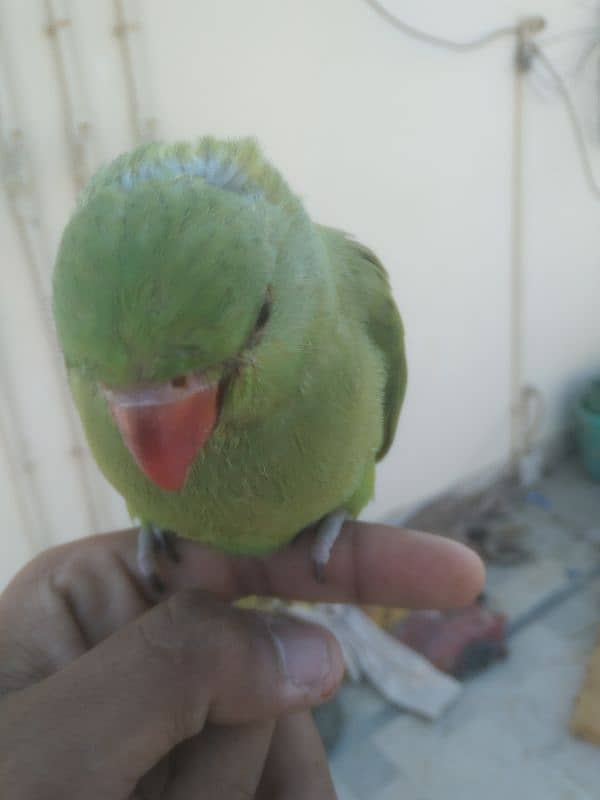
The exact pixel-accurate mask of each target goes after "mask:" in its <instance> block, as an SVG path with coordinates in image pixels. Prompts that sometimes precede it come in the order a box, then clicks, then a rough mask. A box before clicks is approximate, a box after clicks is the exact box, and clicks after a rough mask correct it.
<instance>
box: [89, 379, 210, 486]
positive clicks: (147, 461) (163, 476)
mask: <svg viewBox="0 0 600 800" xmlns="http://www.w3.org/2000/svg"><path fill="white" fill-rule="evenodd" d="M218 393H219V384H218V383H213V384H203V383H202V381H201V380H200V379H197V378H196V379H195V378H187V377H182V378H177V379H175V380H174V381H171V382H170V383H168V384H165V385H164V386H153V387H144V388H136V389H133V390H131V391H125V392H120V391H113V390H111V389H108V388H104V394H105V396H106V399H107V402H108V406H109V408H110V411H111V414H112V415H113V418H114V420H115V422H116V423H117V426H118V428H119V431H120V432H121V436H122V437H123V441H124V443H125V445H126V446H127V449H128V450H129V452H130V453H131V455H132V456H133V457H134V459H135V461H136V463H137V464H138V466H139V468H140V469H141V470H142V472H143V473H144V475H146V477H147V478H149V479H150V480H151V481H152V482H153V483H155V484H156V485H157V486H159V487H160V488H161V489H165V490H166V491H170V492H175V491H178V490H179V489H181V488H183V486H184V484H185V481H186V478H187V474H188V471H189V469H190V467H191V465H192V462H193V461H194V459H195V458H196V456H197V455H198V452H199V451H200V449H201V448H202V447H203V445H204V444H205V442H206V441H207V439H208V438H209V436H210V435H211V433H212V431H213V429H214V427H215V425H216V423H217V417H218Z"/></svg>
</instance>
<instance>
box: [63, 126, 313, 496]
mask: <svg viewBox="0 0 600 800" xmlns="http://www.w3.org/2000/svg"><path fill="white" fill-rule="evenodd" d="M307 220H308V218H307V217H306V216H305V215H304V213H303V212H302V210H301V207H300V205H299V203H298V201H297V200H296V199H295V198H294V197H293V195H291V193H290V192H289V190H288V189H287V187H286V186H285V184H284V183H283V181H282V179H281V178H280V177H279V175H278V173H277V172H275V170H273V168H272V167H270V165H268V164H267V163H266V162H265V161H264V159H262V156H261V155H260V153H259V151H258V149H257V147H256V145H255V144H254V142H252V140H240V141H239V142H234V143H218V142H215V141H214V140H208V139H205V140H201V141H200V142H199V143H196V144H195V145H187V144H185V145H184V144H178V145H160V144H151V145H144V146H142V147H141V148H138V149H137V150H135V151H134V152H133V153H130V154H125V155H124V156H120V157H119V158H118V159H116V160H115V161H114V162H113V163H112V164H110V165H108V166H107V167H104V168H103V169H102V170H100V172H99V173H97V175H96V176H95V177H94V178H93V179H92V182H91V184H90V186H89V187H88V188H87V190H86V191H85V192H84V194H83V195H82V198H81V200H80V202H79V205H78V208H77V209H76V211H75V213H74V215H73V217H72V218H71V220H70V222H69V224H68V225H67V227H66V229H65V232H64V234H63V238H62V241H61V245H60V248H59V253H58V256H57V261H56V266H55V271H54V282H53V304H54V317H55V321H56V327H57V333H58V338H59V342H60V345H61V347H62V350H63V353H64V357H65V362H66V365H67V370H68V371H69V372H71V373H75V374H76V375H77V377H78V379H79V380H84V381H86V382H87V383H88V385H91V386H93V388H94V391H97V392H98V394H99V395H100V396H101V397H102V398H103V400H104V402H105V403H106V406H107V408H108V410H109V412H110V414H111V415H112V418H113V420H114V424H115V425H116V426H117V428H118V430H119V432H120V435H121V438H122V441H123V443H124V444H125V446H126V447H127V449H128V450H129V452H130V454H131V456H132V457H133V458H134V460H135V461H136V463H137V465H138V467H139V468H140V469H141V470H142V471H143V472H144V474H145V475H146V477H147V478H148V479H149V480H151V481H152V482H153V483H154V484H156V485H157V486H159V487H160V488H161V489H164V490H167V491H176V490H179V489H181V488H182V487H183V485H184V483H185V480H186V476H187V474H188V471H189V468H190V466H191V464H192V463H193V461H194V460H195V458H196V457H197V455H198V453H199V451H200V449H201V448H202V447H203V446H204V444H205V443H206V442H207V440H208V439H209V438H210V437H211V435H212V433H213V431H214V430H215V427H216V426H217V424H218V423H219V419H220V417H221V416H223V415H227V414H230V415H231V416H232V419H233V420H235V418H236V415H237V417H240V416H243V414H244V413H251V408H250V407H249V406H251V404H252V403H254V405H255V406H258V405H259V404H260V403H261V402H264V403H266V404H267V406H268V402H269V400H272V402H276V401H277V399H278V393H281V392H282V391H284V389H285V386H284V385H282V383H281V380H282V375H281V373H282V371H281V368H279V369H278V370H277V374H278V383H277V385H274V381H273V384H271V387H270V391H269V380H270V377H271V376H273V378H274V375H275V363H276V361H277V360H278V359H279V360H281V359H282V358H283V359H284V361H285V362H286V363H287V365H288V367H287V373H288V377H289V380H288V381H287V383H288V390H291V388H292V385H293V383H294V373H295V371H296V367H295V366H294V365H295V364H297V361H298V358H300V353H301V351H302V346H301V342H302V337H303V335H304V334H303V330H304V327H305V325H306V323H307V320H308V318H309V317H310V315H311V313H313V311H314V309H313V311H311V308H312V306H313V305H314V302H315V294H314V293H311V292H310V291H308V292H307V291H306V288H303V287H306V286H307V282H306V280H305V279H306V274H304V273H305V272H306V269H308V268H309V267H308V266H307V265H310V263H311V258H310V257H308V258H305V259H302V258H301V259H300V261H301V262H302V263H303V264H304V266H302V267H299V268H298V269H296V270H295V271H294V270H291V271H290V270H289V269H287V268H286V269H282V268H281V261H282V253H284V252H285V251H286V250H287V248H286V247H284V246H283V245H284V242H285V241H286V240H288V239H289V237H290V236H291V237H292V238H294V236H295V238H296V239H302V236H300V237H299V236H298V235H294V234H293V231H294V229H298V221H300V225H299V228H300V229H302V227H303V225H304V226H305V221H307ZM303 221H304V222H303ZM305 227H306V226H305ZM306 239H307V237H306V236H304V240H306ZM313 260H314V259H313ZM290 281H291V283H290ZM294 287H295V288H296V289H297V291H294ZM303 295H304V298H305V300H304V302H303V301H302V299H301V297H302V296H303ZM284 324H285V336H283V335H282V331H283V326H284ZM248 365H249V374H244V371H245V366H248ZM285 375H286V370H285V369H284V370H283V384H285V383H286V379H285ZM296 377H297V376H296ZM261 387H262V388H261ZM265 387H266V388H265ZM261 391H262V392H263V395H262V397H261V395H260V393H261ZM264 410H265V409H263V411H264Z"/></svg>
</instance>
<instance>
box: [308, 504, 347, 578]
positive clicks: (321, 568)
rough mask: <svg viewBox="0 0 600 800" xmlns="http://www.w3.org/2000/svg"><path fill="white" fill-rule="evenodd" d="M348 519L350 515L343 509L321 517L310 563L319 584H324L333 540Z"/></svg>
mask: <svg viewBox="0 0 600 800" xmlns="http://www.w3.org/2000/svg"><path fill="white" fill-rule="evenodd" d="M347 519H350V515H349V514H348V512H347V511H346V510H345V509H343V508H338V510H337V511H332V512H331V514H327V516H326V517H323V519H322V520H321V522H319V525H318V527H317V538H316V540H315V543H314V545H313V547H312V553H311V555H312V562H313V567H314V571H315V578H316V579H317V581H318V582H319V583H325V567H326V566H327V563H328V562H329V556H330V555H331V548H332V547H333V545H334V544H335V540H336V539H337V538H338V536H339V535H340V531H341V530H342V526H343V525H344V522H345V521H346V520H347Z"/></svg>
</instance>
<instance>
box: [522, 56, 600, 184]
mask: <svg viewBox="0 0 600 800" xmlns="http://www.w3.org/2000/svg"><path fill="white" fill-rule="evenodd" d="M529 47H530V49H531V53H532V55H533V56H534V57H535V58H537V59H538V61H539V62H540V63H541V64H542V65H543V66H544V68H545V69H546V71H547V72H548V74H549V75H550V77H551V78H552V80H553V81H554V84H555V86H556V89H557V91H558V94H559V96H560V98H561V100H562V102H563V105H564V107H565V110H566V112H567V115H568V117H569V122H570V123H571V128H572V131H573V136H574V137H575V144H576V146H577V151H578V154H579V158H580V161H581V167H582V169H583V174H584V176H585V179H586V182H587V184H588V187H589V189H590V191H591V192H592V193H593V194H594V195H596V197H598V198H600V184H599V183H598V181H597V180H596V176H595V174H594V168H593V166H592V160H591V158H590V154H589V152H588V148H587V145H586V143H585V134H584V132H583V126H582V124H581V122H580V120H579V115H578V114H577V109H576V108H575V103H574V101H573V98H572V96H571V93H570V92H569V88H568V86H567V84H566V83H565V81H564V79H563V78H562V77H561V75H560V73H559V72H558V70H557V69H556V67H555V66H554V64H553V63H552V61H551V60H550V59H549V58H548V56H547V55H546V54H545V53H544V51H543V50H542V49H541V47H539V46H538V45H537V44H536V43H535V42H530V43H529Z"/></svg>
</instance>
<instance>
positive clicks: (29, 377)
mask: <svg viewBox="0 0 600 800" xmlns="http://www.w3.org/2000/svg"><path fill="white" fill-rule="evenodd" d="M386 12H388V13H389V14H390V15H393V16H394V19H395V21H394V20H393V19H392V18H391V17H387V16H386ZM539 17H543V18H544V21H545V27H544V28H543V30H542V29H541V28H542V25H541V23H540V22H539ZM399 19H401V22H400V23H398V20H399ZM403 23H406V24H403ZM407 26H409V27H408V28H407ZM410 27H412V28H413V29H416V30H410V29H409V28H410ZM419 31H425V32H427V34H430V35H431V37H433V39H432V38H431V37H429V38H428V37H427V36H425V37H424V36H422V35H420V34H419ZM0 35H1V39H0V144H1V148H2V151H1V157H2V173H1V176H2V181H3V188H4V191H3V193H2V195H1V199H0V203H1V206H0V241H1V242H2V265H1V268H0V276H1V283H0V525H1V528H2V535H0V588H1V587H2V585H3V584H4V583H5V582H6V581H7V580H8V579H9V578H10V577H11V576H12V575H13V574H14V573H15V571H16V570H17V569H18V568H19V567H20V566H21V565H22V564H23V563H24V562H25V561H26V560H28V559H29V558H30V557H31V556H32V555H33V554H34V553H35V552H37V551H38V550H39V549H41V548H43V547H47V546H50V545H52V544H55V543H59V542H62V541H66V540H69V539H72V538H75V537H78V536H83V535H87V534H90V533H91V532H95V531H102V530H109V529H111V528H115V527H117V526H127V525H129V520H128V517H127V514H126V511H125V508H124V504H123V502H122V501H121V499H120V498H119V497H118V496H117V495H116V494H115V493H114V492H113V491H112V489H111V488H110V487H109V486H108V485H107V483H106V482H105V481H104V479H103V478H102V476H101V475H100V473H99V472H98V470H97V468H96V466H95V464H94V463H93V461H92V460H91V458H90V456H89V455H88V451H87V447H86V445H85V443H84V441H83V439H82V436H81V431H80V427H79V423H78V420H77V418H76V416H75V414H74V412H73V407H72V405H71V401H70V398H69V396H68V392H67V389H66V382H65V377H64V374H63V368H62V364H61V359H60V354H59V352H58V348H57V345H56V342H55V338H54V333H53V329H52V323H51V315H50V304H49V296H50V279H51V272H52V264H53V259H54V255H55V252H56V249H57V245H58V242H59V239H60V236H61V232H62V229H63V226H64V225H65V222H66V221H67V219H68V217H69V214H70V213H71V211H72V209H73V206H74V203H75V200H76V197H77V193H78V191H79V190H80V188H81V187H82V185H83V184H84V183H85V182H86V181H87V179H88V178H89V176H90V174H91V173H92V172H93V171H94V169H95V168H96V167H97V166H99V165H100V164H101V163H103V162H105V161H107V160H109V159H111V158H112V157H114V156H115V155H116V154H118V153H120V152H122V151H123V150H126V149H128V148H130V147H132V146H133V145H134V144H135V143H137V142H139V141H142V140H146V139H153V138H164V139H169V140H171V139H181V138H183V139H187V138H193V137H195V136H198V135H202V134H205V133H212V134H215V135H217V136H224V137H227V136H239V135H254V136H256V137H257V138H258V139H259V141H260V143H261V144H262V146H263V148H264V150H265V151H266V154H267V155H268V157H269V158H270V159H271V160H272V161H273V162H274V163H275V164H276V165H277V166H278V168H279V169H280V170H281V171H282V173H283V174H284V176H285V177H286V179H287V180H288V182H289V183H290V185H291V186H292V188H293V189H294V190H295V191H296V192H297V193H298V194H299V195H300V196H301V197H302V198H303V200H304V202H305V204H306V206H307V208H308V210H309V212H310V213H311V215H312V216H313V218H314V219H315V220H318V221H319V222H322V223H325V224H328V225H332V226H337V227H340V228H343V229H345V230H348V231H350V232H352V233H353V234H354V235H355V236H356V237H357V238H358V239H359V240H360V241H362V242H364V243H365V244H367V245H368V246H369V247H371V248H372V249H373V250H375V252H376V253H377V254H378V255H379V256H380V258H381V259H382V261H383V263H384V264H385V265H386V267H387V269H388V270H389V273H390V278H391V282H392V286H393V290H394V295H395V297H396V299H397V302H398V305H399V307H400V310H401V313H402V315H403V319H404V323H405V327H406V337H407V339H406V342H407V352H408V359H409V387H408V394H407V397H406V402H405V406H404V410H403V413H402V417H401V423H400V427H399V431H398V435H397V437H396V441H395V444H394V446H393V449H392V451H391V453H390V454H389V455H388V457H387V458H386V460H385V461H384V462H383V463H382V464H381V465H380V467H379V470H378V475H377V488H376V496H375V499H374V501H373V502H372V504H371V505H370V506H369V507H368V508H367V510H366V514H365V516H367V517H368V518H371V519H381V518H386V519H401V518H402V519H404V518H407V517H408V516H410V515H411V514H412V513H413V512H415V511H417V510H418V509H420V508H421V507H422V506H423V504H424V503H427V502H428V501H429V500H431V499H432V498H436V497H439V496H440V495H443V494H444V493H446V492H448V491H450V490H460V487H472V486H476V485H479V484H481V483H482V482H483V484H485V482H486V481H492V482H493V481H495V480H496V479H497V478H498V476H500V475H503V474H504V473H505V470H506V468H507V466H508V467H511V466H512V467H514V468H515V469H516V470H517V472H518V471H519V468H520V470H521V473H520V474H521V479H522V482H523V483H525V484H527V485H529V484H533V483H535V482H536V481H537V480H538V478H539V477H540V476H541V474H542V472H543V470H544V468H546V467H549V466H551V465H553V464H556V463H557V461H559V460H560V458H561V457H562V455H563V454H565V453H567V452H568V450H569V446H570V445H569V443H570V442H571V441H572V439H571V435H572V430H573V427H574V421H575V408H576V405H577V400H578V397H579V396H580V395H581V392H582V391H584V390H585V387H586V386H587V385H588V383H589V381H590V380H591V379H593V378H594V377H597V376H598V374H599V373H600V314H599V313H598V308H599V304H600V224H599V220H600V215H599V211H600V189H598V188H597V184H596V179H595V177H594V175H598V180H600V3H598V2H595V1H594V0H494V2H492V0H454V2H452V3H440V2H434V0H385V2H382V3H381V5H378V4H374V3H370V2H367V1H366V0H303V2H292V1H291V0H288V1H287V2H282V0H253V2H243V1H242V0H194V1H192V0H172V2H170V3H168V4H167V3H164V2H159V0H144V2H129V1H128V0H120V1H119V0H116V1H115V2H111V1H110V0H95V2H87V1H86V0H70V1H69V0H48V1H47V2H44V1H43V0H27V2H22V0H3V2H2V3H1V5H0ZM436 37H440V38H441V39H443V40H445V41H440V40H439V38H436ZM466 43H472V44H473V46H472V47H471V46H468V47H467V46H465V47H462V46H461V45H462V44H466ZM599 412H600V408H599ZM569 475H570V476H571V478H572V474H571V473H569ZM576 475H577V476H578V478H581V480H582V481H585V480H587V479H588V478H587V477H586V476H585V473H584V471H583V469H582V470H581V471H580V472H577V473H576ZM571 478H570V479H571ZM590 486H591V484H590ZM596 487H597V485H596V484H595V485H594V492H597V488H596ZM594 496H596V495H594ZM590 526H592V522H590ZM349 796H350V795H349ZM358 796H363V795H360V794H359V795H358ZM364 796H375V795H374V794H373V795H369V794H365V795H364ZM391 796H392V795H391V794H390V797H391ZM396 796H397V795H396ZM407 796H412V795H407ZM414 796H415V797H417V796H418V797H421V796H422V797H430V796H431V797H436V798H437V797H438V796H439V797H441V796H443V795H441V794H439V795H438V794H431V795H429V794H427V795H426V794H423V795H421V794H415V795H414ZM444 796H445V795H444ZM453 796H459V795H453ZM461 796H462V795H461ZM465 796H466V795H465ZM490 796H491V795H490ZM545 796H546V797H548V796H550V795H545ZM552 796H554V795H552ZM557 796H558V795H557ZM561 796H563V795H561ZM564 796H565V797H566V796H567V795H564ZM568 796H569V797H580V796H581V797H587V796H588V795H587V794H581V795H580V794H577V793H575V794H570V795H568ZM590 797H591V795H590Z"/></svg>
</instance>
